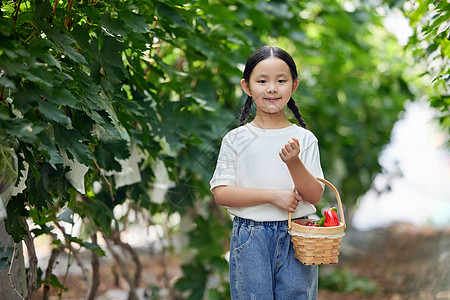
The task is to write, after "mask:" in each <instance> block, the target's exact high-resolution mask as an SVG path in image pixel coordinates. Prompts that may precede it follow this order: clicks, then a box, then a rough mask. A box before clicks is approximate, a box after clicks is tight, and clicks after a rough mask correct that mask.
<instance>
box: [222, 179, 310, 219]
mask: <svg viewBox="0 0 450 300" xmlns="http://www.w3.org/2000/svg"><path fill="white" fill-rule="evenodd" d="M213 193H214V199H215V201H216V203H217V204H218V205H222V206H228V207H248V206H255V205H260V204H266V203H271V204H273V205H276V206H278V207H279V208H281V209H283V210H286V211H290V212H291V213H293V212H294V211H295V209H296V208H297V206H298V203H299V202H300V201H301V200H302V197H301V196H300V195H299V194H297V193H294V192H292V191H286V190H274V189H257V188H247V187H236V186H226V185H221V186H217V187H215V188H214V189H213Z"/></svg>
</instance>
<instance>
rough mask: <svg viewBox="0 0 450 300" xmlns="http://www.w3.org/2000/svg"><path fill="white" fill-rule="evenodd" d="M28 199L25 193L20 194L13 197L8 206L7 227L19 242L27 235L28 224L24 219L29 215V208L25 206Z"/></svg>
mask: <svg viewBox="0 0 450 300" xmlns="http://www.w3.org/2000/svg"><path fill="white" fill-rule="evenodd" d="M26 201H27V200H26V199H25V197H24V194H19V195H17V196H16V197H12V198H11V200H10V201H9V202H8V205H7V207H6V215H7V217H6V219H5V229H6V231H7V232H8V234H9V235H10V236H11V237H12V238H13V240H14V242H15V243H19V242H20V241H22V240H23V237H24V236H25V235H27V230H26V224H25V223H24V221H23V219H22V217H27V216H28V210H27V209H26V208H25V202H26Z"/></svg>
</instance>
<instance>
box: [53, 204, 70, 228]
mask: <svg viewBox="0 0 450 300" xmlns="http://www.w3.org/2000/svg"><path fill="white" fill-rule="evenodd" d="M73 215H74V212H73V210H71V209H70V208H67V209H66V210H64V211H63V212H62V213H60V214H59V215H58V216H57V217H56V218H57V219H58V220H59V221H63V222H67V223H69V224H72V225H73V224H74V222H73Z"/></svg>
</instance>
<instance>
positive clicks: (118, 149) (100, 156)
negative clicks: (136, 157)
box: [95, 139, 130, 171]
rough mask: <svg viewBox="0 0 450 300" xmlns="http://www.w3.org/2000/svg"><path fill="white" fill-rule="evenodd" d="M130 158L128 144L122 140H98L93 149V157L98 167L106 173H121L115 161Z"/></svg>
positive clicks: (118, 164)
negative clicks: (113, 171)
mask: <svg viewBox="0 0 450 300" xmlns="http://www.w3.org/2000/svg"><path fill="white" fill-rule="evenodd" d="M129 156H130V150H129V147H128V142H127V141H125V140H122V139H107V140H100V141H99V144H98V145H97V147H95V157H96V158H97V163H98V164H99V166H100V167H101V168H103V169H105V170H107V171H111V170H115V171H121V170H122V167H121V165H120V163H119V162H118V161H117V160H116V158H118V159H126V158H128V157H129Z"/></svg>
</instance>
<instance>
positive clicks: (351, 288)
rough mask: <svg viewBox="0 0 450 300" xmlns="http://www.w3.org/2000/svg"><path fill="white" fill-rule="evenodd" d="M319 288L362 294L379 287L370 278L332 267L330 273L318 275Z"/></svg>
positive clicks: (375, 290) (371, 292)
mask: <svg viewBox="0 0 450 300" xmlns="http://www.w3.org/2000/svg"><path fill="white" fill-rule="evenodd" d="M319 288H321V289H327V290H333V291H340V292H343V293H353V292H360V293H363V294H373V293H376V292H377V291H378V290H379V289H380V287H379V285H378V284H377V283H375V282H373V281H371V280H370V279H368V278H365V277H361V276H358V275H356V274H355V273H353V272H352V271H350V270H345V269H342V268H333V270H332V271H331V273H329V274H327V275H325V276H320V279H319Z"/></svg>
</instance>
